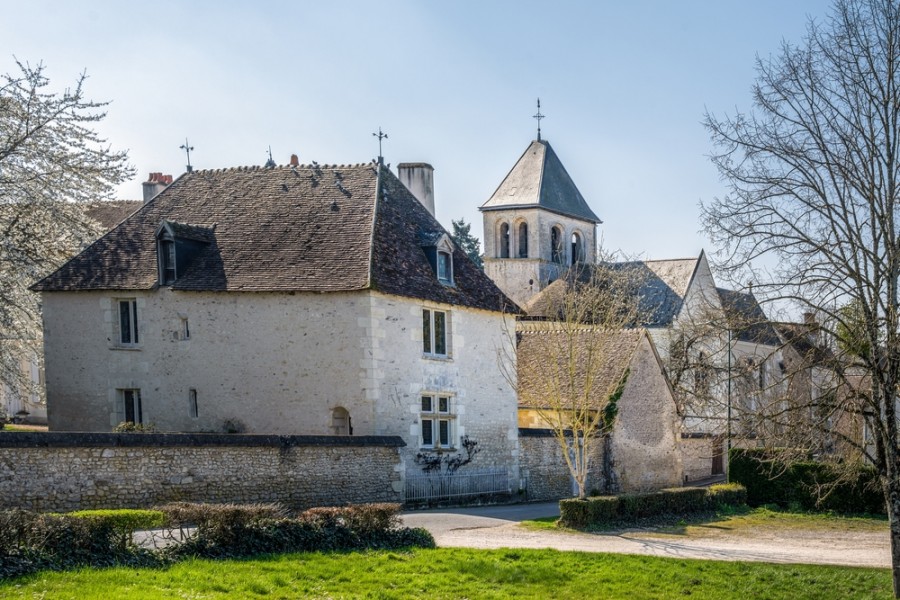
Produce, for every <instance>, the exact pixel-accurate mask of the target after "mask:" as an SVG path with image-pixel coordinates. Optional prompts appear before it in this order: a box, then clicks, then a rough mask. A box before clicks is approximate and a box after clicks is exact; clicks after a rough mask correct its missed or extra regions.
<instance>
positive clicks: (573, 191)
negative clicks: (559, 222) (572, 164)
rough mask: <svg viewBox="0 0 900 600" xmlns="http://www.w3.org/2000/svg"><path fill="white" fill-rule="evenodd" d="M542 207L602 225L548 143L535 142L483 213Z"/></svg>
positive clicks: (483, 207)
mask: <svg viewBox="0 0 900 600" xmlns="http://www.w3.org/2000/svg"><path fill="white" fill-rule="evenodd" d="M530 207H541V208H544V209H546V210H549V211H552V212H556V213H559V214H562V215H568V216H570V217H575V218H578V219H584V220H586V221H590V222H592V223H601V222H602V221H600V219H599V218H598V217H597V215H595V214H594V211H592V210H591V207H589V206H588V204H587V202H586V201H585V199H584V197H583V196H582V195H581V192H580V191H578V188H577V187H576V186H575V182H574V181H572V178H571V177H570V176H569V173H568V172H567V171H566V168H565V167H564V166H563V164H562V162H561V161H560V160H559V157H558V156H556V153H555V152H554V151H553V148H552V147H550V143H549V142H547V141H546V140H535V141H533V142H531V145H529V146H528V148H527V149H526V150H525V152H524V154H522V156H521V157H519V160H518V162H516V164H515V166H513V168H512V169H511V170H510V171H509V173H508V174H507V175H506V178H504V180H503V182H502V183H501V184H500V186H499V187H498V188H497V189H496V191H495V192H494V194H493V196H491V198H490V200H488V201H487V202H485V203H484V204H482V205H481V209H480V210H483V211H487V210H506V209H510V208H530Z"/></svg>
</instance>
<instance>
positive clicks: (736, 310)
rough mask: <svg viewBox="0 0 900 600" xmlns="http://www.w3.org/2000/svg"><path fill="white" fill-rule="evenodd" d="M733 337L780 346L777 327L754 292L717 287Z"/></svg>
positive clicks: (754, 342)
mask: <svg viewBox="0 0 900 600" xmlns="http://www.w3.org/2000/svg"><path fill="white" fill-rule="evenodd" d="M716 292H717V293H718V294H719V300H720V301H721V302H722V309H723V310H724V311H725V319H726V320H727V322H728V326H729V327H730V328H731V330H732V337H733V338H734V339H736V340H740V341H742V342H750V343H753V344H765V345H767V346H776V347H777V346H780V345H781V340H780V339H779V337H778V332H776V331H775V327H774V326H773V325H772V323H771V322H770V321H769V319H768V318H766V313H764V312H763V309H762V307H761V306H760V305H759V302H757V301H756V298H755V297H754V296H753V294H750V293H743V292H736V291H734V290H726V289H723V288H716Z"/></svg>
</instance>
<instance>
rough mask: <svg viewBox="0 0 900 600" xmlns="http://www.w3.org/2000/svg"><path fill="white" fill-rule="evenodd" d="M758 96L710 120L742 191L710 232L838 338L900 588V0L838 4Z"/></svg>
mask: <svg viewBox="0 0 900 600" xmlns="http://www.w3.org/2000/svg"><path fill="white" fill-rule="evenodd" d="M753 100H754V110H753V111H752V112H750V113H746V114H737V115H735V116H726V117H717V116H715V115H713V114H707V116H706V126H707V128H708V130H709V131H710V133H711V137H712V140H713V142H714V145H715V148H716V149H715V152H714V154H713V156H712V160H713V162H714V163H715V164H716V166H717V167H718V169H719V172H720V174H721V175H722V176H723V178H724V179H725V180H726V181H727V182H728V183H729V188H730V191H729V193H728V195H726V196H724V197H722V198H719V199H716V200H715V201H713V202H711V203H709V204H706V205H704V206H703V209H702V210H703V218H704V223H705V229H706V230H707V231H708V232H709V233H710V235H711V236H712V237H713V239H714V241H716V242H717V243H718V244H719V245H720V247H721V252H720V254H719V256H720V266H722V267H725V268H726V269H728V270H729V271H730V272H731V273H732V274H741V275H742V277H746V271H747V270H748V269H750V268H751V264H753V261H756V262H757V265H756V270H755V274H754V275H753V280H754V281H756V282H758V283H757V288H756V289H757V290H759V291H761V293H764V294H765V295H766V296H767V297H768V298H769V299H775V300H781V301H782V302H789V303H792V304H793V306H795V307H797V308H798V309H799V310H801V311H803V312H811V313H814V314H816V315H818V321H819V324H820V325H819V326H820V328H821V329H820V331H819V335H821V336H823V337H824V338H827V339H832V340H836V342H837V343H836V344H835V345H834V351H835V352H836V355H835V360H834V361H833V364H832V365H830V370H831V372H832V373H834V377H835V378H836V380H837V381H836V384H835V385H832V387H833V388H834V389H835V390H836V391H839V390H840V389H841V388H842V389H843V390H844V393H835V394H834V395H830V396H826V397H828V398H831V399H830V400H829V401H828V402H820V403H818V408H819V409H821V411H822V413H827V412H828V411H838V410H839V411H851V412H853V413H854V414H856V415H858V416H859V417H860V418H862V419H863V420H864V421H865V422H866V424H867V427H868V428H869V430H870V431H871V432H872V444H871V448H870V447H868V446H867V445H866V444H865V443H862V444H858V449H859V451H860V452H862V453H863V454H865V455H866V456H867V457H868V459H869V460H871V462H872V464H874V465H875V467H876V468H877V469H878V472H879V473H880V478H881V484H882V488H883V491H884V495H885V500H886V504H887V508H888V513H889V515H890V523H891V547H892V564H893V581H894V593H895V596H898V597H900V473H898V469H900V431H898V422H897V402H896V399H897V396H898V391H900V390H898V383H900V314H898V291H900V289H898V288H900V231H898V223H897V222H896V220H897V217H898V215H900V204H898V202H900V187H898V185H900V3H898V2H896V1H895V0H838V1H837V2H836V3H835V5H834V7H833V10H832V12H831V14H830V15H829V17H828V18H827V19H826V20H825V21H823V22H821V23H820V22H815V21H811V22H810V23H809V26H808V30H807V34H806V36H805V38H804V40H803V41H802V42H801V43H800V44H799V45H790V44H787V43H786V44H785V45H784V46H783V48H782V50H781V52H780V54H779V55H777V56H776V57H773V58H771V59H768V60H759V61H758V64H757V80H756V83H755V86H754V93H753ZM758 259H762V260H758ZM848 305H849V306H852V307H853V310H851V311H847V310H846V309H845V310H843V311H842V310H841V307H846V306H848ZM848 316H850V318H849V319H848ZM848 334H849V335H848ZM848 337H849V339H848ZM841 348H853V349H854V352H853V354H852V355H850V354H848V353H846V352H843V353H842V351H841ZM797 414H798V413H797V412H796V411H793V410H792V409H790V408H784V411H783V412H782V414H781V415H779V416H778V418H779V419H780V423H781V425H782V426H783V427H788V428H790V427H793V426H794V425H795V424H796V423H803V425H802V427H807V428H808V429H809V430H810V433H812V430H813V429H819V430H821V428H822V427H823V426H824V425H825V424H827V422H828V419H827V418H825V417H826V416H827V415H825V414H820V415H819V416H818V417H817V418H816V419H807V420H806V421H805V422H804V421H803V420H800V419H796V418H795V417H797ZM807 414H809V411H808V410H807ZM817 423H818V426H817ZM793 439H794V443H799V441H800V439H799V437H798V436H795V437H794V438H793Z"/></svg>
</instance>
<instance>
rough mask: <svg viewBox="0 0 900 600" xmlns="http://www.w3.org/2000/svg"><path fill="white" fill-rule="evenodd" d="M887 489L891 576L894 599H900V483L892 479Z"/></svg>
mask: <svg viewBox="0 0 900 600" xmlns="http://www.w3.org/2000/svg"><path fill="white" fill-rule="evenodd" d="M887 488H888V489H887V494H886V496H887V510H888V518H889V519H890V523H891V576H892V578H893V582H894V598H900V481H896V480H895V478H890V479H889V480H888V483H887Z"/></svg>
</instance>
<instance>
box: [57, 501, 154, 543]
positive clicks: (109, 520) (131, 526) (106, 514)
mask: <svg viewBox="0 0 900 600" xmlns="http://www.w3.org/2000/svg"><path fill="white" fill-rule="evenodd" d="M67 514H68V516H70V517H74V518H76V519H90V520H94V521H96V522H98V523H106V524H108V525H109V526H110V527H111V528H112V530H113V532H114V534H115V537H116V539H117V544H118V546H119V548H120V549H122V550H124V549H125V548H126V547H127V546H130V545H131V544H132V537H133V534H134V532H135V531H137V530H140V529H155V528H157V527H162V526H163V525H165V524H166V515H165V513H163V512H162V511H159V510H143V509H134V508H120V509H115V510H79V511H75V512H71V513H67Z"/></svg>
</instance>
